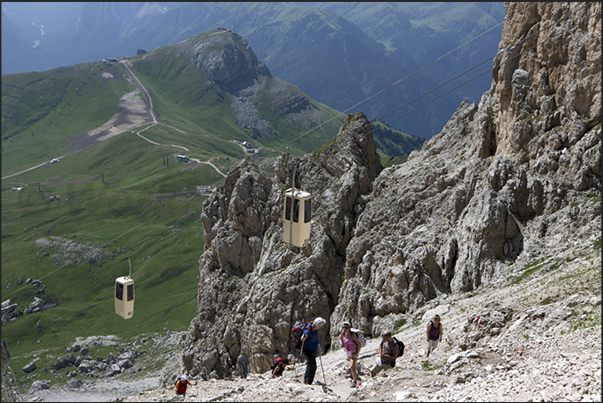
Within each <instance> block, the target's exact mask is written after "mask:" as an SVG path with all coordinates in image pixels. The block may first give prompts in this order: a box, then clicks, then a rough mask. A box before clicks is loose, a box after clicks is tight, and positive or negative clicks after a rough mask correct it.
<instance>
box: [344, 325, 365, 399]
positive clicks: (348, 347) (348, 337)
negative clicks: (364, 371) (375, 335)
mask: <svg viewBox="0 0 603 403" xmlns="http://www.w3.org/2000/svg"><path fill="white" fill-rule="evenodd" d="M341 344H343V348H344V350H345V353H346V354H347V357H348V360H349V361H350V372H351V373H352V385H351V387H352V388H355V387H356V382H358V371H357V370H356V362H357V361H358V354H360V349H361V348H362V345H361V343H360V340H359V339H358V336H356V334H355V333H354V332H352V325H351V324H350V322H343V330H342V332H341Z"/></svg>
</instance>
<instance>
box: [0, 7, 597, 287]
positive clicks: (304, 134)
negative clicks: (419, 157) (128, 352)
mask: <svg viewBox="0 0 603 403" xmlns="http://www.w3.org/2000/svg"><path fill="white" fill-rule="evenodd" d="M536 4H537V3H534V4H532V5H531V6H530V7H529V8H528V9H526V10H524V11H523V12H525V11H527V10H529V9H530V8H531V7H534V6H535V5H536ZM592 4H593V2H589V3H588V4H586V5H585V6H583V7H581V8H579V9H577V10H575V11H574V12H572V13H570V14H568V15H566V16H565V17H563V18H560V19H558V20H557V21H555V22H553V23H551V24H550V25H548V26H547V27H545V28H543V29H541V30H540V31H538V32H536V33H534V34H532V35H530V36H529V37H527V38H524V39H522V40H521V41H519V42H517V43H523V42H525V41H527V40H528V39H530V38H531V37H533V36H534V35H536V34H538V33H540V32H542V31H544V30H546V29H549V28H550V27H552V26H553V25H555V24H557V23H559V22H561V21H563V20H565V19H567V18H569V17H570V16H571V15H573V14H575V13H577V12H578V11H580V10H582V9H584V8H586V7H588V6H590V5H592ZM600 14H601V13H600V12H599V13H596V14H594V15H592V16H590V17H588V18H585V19H583V20H581V21H579V22H577V23H576V24H575V25H574V26H572V27H570V28H567V29H565V30H563V31H561V32H559V33H557V34H556V35H554V36H551V37H549V38H547V39H545V40H543V41H542V42H540V43H538V44H536V45H534V46H533V47H531V48H529V49H526V50H524V51H522V52H521V53H519V54H517V55H516V56H514V57H513V58H512V59H514V58H517V57H519V56H520V55H522V54H524V53H525V52H527V51H529V50H532V49H534V48H535V47H537V46H539V45H542V44H543V43H545V42H547V41H550V40H551V39H553V38H555V37H556V36H559V35H561V34H563V33H565V32H568V31H570V30H572V29H575V28H577V27H578V26H579V25H580V24H581V23H583V22H585V21H588V20H590V19H591V18H594V17H596V16H597V15H600ZM503 22H504V21H503ZM501 24H502V22H501V23H499V24H497V25H496V26H499V25H501ZM496 26H494V27H492V28H490V29H488V30H487V31H485V32H483V33H482V34H480V35H478V36H477V37H475V38H473V39H471V40H470V41H468V42H466V43H464V44H463V45H460V46H459V47H457V48H455V49H453V50H452V51H450V52H448V53H446V54H445V55H443V56H440V57H439V58H437V59H435V60H434V61H432V62H430V63H428V64H427V65H425V66H423V67H422V68H420V69H418V70H416V71H415V72H413V73H411V74H409V75H408V76H406V77H404V78H402V79H400V80H398V81H396V82H395V83H393V84H391V85H389V86H388V87H386V88H384V89H382V90H380V91H379V92H377V93H375V94H373V95H372V96H370V97H368V98H366V99H365V100H363V101H362V102H360V103H358V104H356V105H354V106H352V107H350V108H348V109H346V111H349V110H350V109H352V108H355V107H357V106H358V105H360V104H362V103H364V102H366V101H368V100H369V99H371V98H373V97H374V96H376V95H378V94H380V93H382V92H383V91H385V90H387V89H389V88H391V87H392V86H394V85H396V84H398V83H399V82H401V81H403V80H405V79H406V78H408V77H410V76H412V75H413V74H415V73H417V72H419V71H421V70H423V69H424V68H426V67H428V66H429V65H431V64H433V63H435V62H437V61H439V60H441V59H442V58H444V57H445V56H447V55H449V54H450V53H452V52H454V51H456V50H458V49H460V48H462V47H463V46H465V45H467V44H469V43H470V42H472V41H474V40H475V39H477V38H479V37H480V36H483V35H485V34H486V33H488V32H489V31H491V30H492V29H494V28H495V27H496ZM517 43H516V44H517ZM508 50H509V47H507V48H506V49H505V50H503V51H499V52H497V53H496V54H495V55H494V56H492V57H491V58H489V59H486V60H485V61H483V62H481V63H479V64H477V65H476V66H473V67H471V68H470V69H468V70H466V71H465V72H463V73H461V74H459V75H457V76H456V77H454V78H452V79H450V80H448V81H447V82H445V83H443V84H441V85H439V86H437V87H435V88H433V89H432V90H430V91H428V92H427V93H425V94H423V95H421V96H419V97H417V98H415V99H414V100H412V101H410V102H408V103H407V104H405V105H403V106H401V107H398V108H396V109H395V110H393V111H392V112H389V113H387V114H386V115H384V116H383V117H381V118H379V119H377V120H381V119H383V118H385V117H387V116H389V115H391V114H392V113H395V112H396V111H398V110H400V109H402V108H403V107H405V106H408V105H409V104H410V103H412V102H415V101H416V100H418V99H420V98H422V97H424V96H426V95H428V94H429V93H431V92H433V91H435V90H436V89H439V88H441V87H442V86H444V85H446V84H448V83H450V82H451V81H453V80H455V79H457V78H458V77H460V76H462V75H464V74H466V73H468V72H469V71H472V70H474V69H475V68H477V67H479V66H481V65H483V64H484V63H486V62H487V61H489V60H492V59H494V58H495V57H496V56H498V55H499V54H501V53H504V52H507V51H508ZM512 59H510V60H512ZM507 62H508V60H504V61H503V62H501V63H499V64H498V65H496V66H493V67H492V68H489V69H488V70H486V71H485V72H483V73H480V74H479V75H477V76H474V77H473V78H471V79H469V80H466V81H465V82H463V83H461V84H459V85H458V86H456V87H454V88H453V89H451V90H449V91H447V92H445V93H443V94H441V95H439V96H438V97H436V98H433V99H431V100H429V101H427V102H425V103H423V104H421V105H420V106H418V107H416V108H414V109H412V110H411V111H409V112H407V113H405V114H404V115H401V116H399V117H397V118H395V119H393V120H391V121H389V122H388V123H386V124H389V123H391V122H393V121H395V120H397V119H400V118H401V117H403V116H406V115H408V114H409V113H412V112H414V111H415V110H417V109H419V108H421V107H423V106H425V105H427V104H429V103H431V102H433V101H435V100H436V99H438V98H440V97H442V96H444V95H446V94H447V93H449V92H451V91H454V90H455V89H458V88H459V87H461V86H463V85H465V84H467V83H469V82H471V81H473V80H475V79H476V78H478V77H480V76H482V75H484V74H486V73H489V72H491V71H492V69H493V68H495V67H499V66H501V65H502V64H503V63H507ZM346 111H344V112H340V113H339V114H338V115H336V116H339V115H340V114H344V113H345V112H346ZM333 119H334V117H333V118H331V119H329V120H328V121H326V122H323V123H321V124H320V125H318V126H316V127H315V128H313V129H310V130H308V131H306V132H305V133H303V134H302V135H300V136H298V137H296V138H295V139H293V140H291V141H290V142H289V143H286V144H291V143H292V142H294V141H297V140H299V139H300V138H302V137H304V136H306V135H308V134H309V133H311V132H312V131H313V130H316V129H318V128H320V127H321V126H322V125H324V124H325V123H327V122H329V121H330V120H333ZM369 126H372V123H370V124H369V125H363V126H361V127H360V128H357V129H355V131H354V132H355V133H356V132H359V131H360V130H363V129H365V128H367V127H369ZM352 134H354V133H352ZM274 152H276V151H272V152H271V153H274ZM271 153H268V154H267V155H266V157H267V156H268V155H270V154H271ZM234 175H235V173H233V174H230V175H227V176H226V177H224V178H222V179H220V181H219V182H218V183H220V182H225V181H226V180H227V179H228V178H230V177H232V176H234ZM292 185H294V184H292ZM188 201H189V200H186V201H184V202H182V203H179V204H177V205H175V206H172V207H170V208H169V209H167V210H165V211H162V212H160V213H158V214H156V215H155V216H153V217H151V218H149V219H148V220H146V221H144V222H143V223H141V224H139V225H137V226H135V227H133V228H131V229H129V230H127V231H125V232H123V233H122V234H120V235H118V236H117V237H115V238H113V239H111V240H109V241H107V242H106V243H105V244H103V245H101V247H102V246H106V245H108V244H109V243H111V242H113V241H115V240H117V239H119V238H120V237H122V236H123V235H126V234H127V233H129V232H131V231H133V230H135V229H136V228H139V227H140V226H142V225H144V224H146V223H148V222H149V221H151V220H153V219H155V218H157V217H158V216H159V215H161V214H163V213H166V212H168V211H170V210H172V209H173V208H175V207H178V206H180V205H182V204H184V203H186V202H188ZM325 213H327V211H325V212H323V213H322V214H320V215H318V216H316V217H315V218H320V217H321V216H322V215H324V214H325ZM194 223H195V222H193V223H191V224H189V226H191V225H192V224H194ZM187 228H188V227H187ZM187 228H185V229H187ZM185 229H183V230H182V231H184V230H185ZM182 231H180V232H182ZM172 235H175V233H174V234H172ZM172 235H169V236H168V237H166V238H165V239H167V238H169V237H171V236H172ZM154 237H155V236H154ZM154 237H151V238H148V239H146V240H145V241H143V242H141V243H139V244H138V245H141V244H142V243H144V242H147V241H149V240H151V239H153V238H154ZM165 239H163V240H165ZM163 240H160V241H158V242H162V241H163ZM138 245H137V246H138ZM69 266H70V265H63V266H62V267H59V268H58V269H56V270H53V271H52V272H50V273H47V274H45V275H44V276H42V277H40V279H43V278H46V277H48V276H50V275H51V274H54V273H56V272H57V271H59V270H61V269H64V268H65V267H69ZM75 277H79V275H78V276H74V277H72V278H70V279H68V280H66V281H65V282H67V281H69V280H72V279H73V278H75ZM82 281H83V280H82ZM65 282H63V283H61V284H59V285H57V286H55V287H53V289H54V288H56V287H58V286H60V285H62V284H64V283H65ZM25 288H28V286H24V287H22V288H20V289H18V290H15V291H13V292H12V293H10V294H6V295H5V297H8V296H11V295H14V294H16V293H17V292H19V291H21V290H23V289H25Z"/></svg>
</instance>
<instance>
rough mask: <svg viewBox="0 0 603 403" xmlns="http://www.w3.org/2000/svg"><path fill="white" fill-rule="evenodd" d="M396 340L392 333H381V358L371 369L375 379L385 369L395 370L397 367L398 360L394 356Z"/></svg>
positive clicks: (386, 331) (378, 358)
mask: <svg viewBox="0 0 603 403" xmlns="http://www.w3.org/2000/svg"><path fill="white" fill-rule="evenodd" d="M394 344H395V340H394V338H393V337H392V334H391V332H390V331H388V330H385V331H383V333H381V343H379V357H377V363H376V364H375V366H374V367H373V369H371V377H372V378H374V377H375V376H376V375H377V374H378V373H379V372H381V371H382V370H384V369H386V370H387V369H390V368H394V367H395V366H396V358H398V356H397V355H396V354H394Z"/></svg>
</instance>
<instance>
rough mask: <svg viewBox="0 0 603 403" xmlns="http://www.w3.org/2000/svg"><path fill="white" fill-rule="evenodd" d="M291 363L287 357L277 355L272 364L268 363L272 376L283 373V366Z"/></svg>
mask: <svg viewBox="0 0 603 403" xmlns="http://www.w3.org/2000/svg"><path fill="white" fill-rule="evenodd" d="M291 364H294V363H293V362H289V359H287V358H281V357H278V358H277V359H276V360H274V362H273V363H272V365H270V369H271V370H272V377H273V378H276V377H278V376H281V375H283V372H284V371H285V367H286V366H287V365H291Z"/></svg>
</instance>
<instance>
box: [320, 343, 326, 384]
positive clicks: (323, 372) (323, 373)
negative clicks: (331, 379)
mask: <svg viewBox="0 0 603 403" xmlns="http://www.w3.org/2000/svg"><path fill="white" fill-rule="evenodd" d="M318 358H319V359H320V368H321V369H322V379H323V380H324V381H325V384H324V385H323V387H322V390H323V392H325V393H326V392H327V377H326V376H325V369H324V367H323V366H322V354H321V353H320V345H319V346H318Z"/></svg>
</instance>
